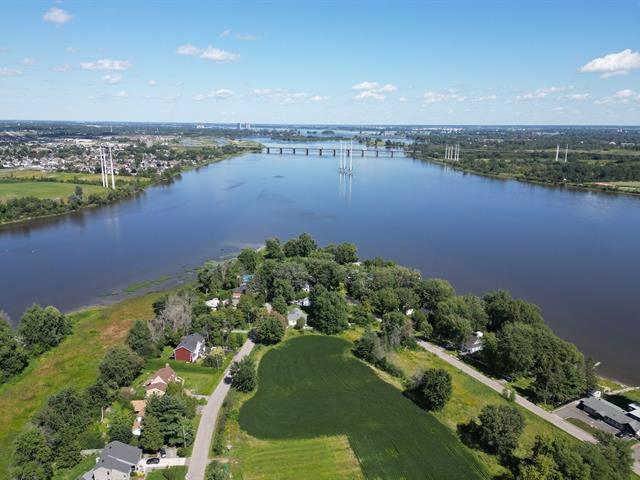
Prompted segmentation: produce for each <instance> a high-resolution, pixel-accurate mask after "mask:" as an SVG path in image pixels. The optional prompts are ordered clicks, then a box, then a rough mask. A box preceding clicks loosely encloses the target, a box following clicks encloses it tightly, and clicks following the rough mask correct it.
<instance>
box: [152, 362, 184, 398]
mask: <svg viewBox="0 0 640 480" xmlns="http://www.w3.org/2000/svg"><path fill="white" fill-rule="evenodd" d="M179 380H180V377H178V375H176V372H175V371H174V370H173V368H171V367H170V366H169V364H168V363H167V364H166V365H165V366H164V367H162V368H161V369H160V370H158V371H157V372H156V373H154V374H153V375H152V376H151V377H150V378H149V379H148V380H147V381H146V382H145V384H144V386H145V389H146V396H147V397H150V396H151V395H164V393H165V392H166V391H167V386H168V385H169V384H170V383H171V382H176V381H179Z"/></svg>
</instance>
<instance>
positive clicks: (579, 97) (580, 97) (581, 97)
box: [565, 93, 591, 102]
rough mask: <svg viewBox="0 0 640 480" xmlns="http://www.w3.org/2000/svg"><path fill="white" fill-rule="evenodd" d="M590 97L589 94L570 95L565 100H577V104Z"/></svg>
mask: <svg viewBox="0 0 640 480" xmlns="http://www.w3.org/2000/svg"><path fill="white" fill-rule="evenodd" d="M589 97H591V94H589V93H572V94H570V95H567V96H566V97H565V98H567V99H568V100H575V101H577V102H580V101H582V100H587V99H588V98H589Z"/></svg>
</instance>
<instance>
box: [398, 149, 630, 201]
mask: <svg viewBox="0 0 640 480" xmlns="http://www.w3.org/2000/svg"><path fill="white" fill-rule="evenodd" d="M407 158H411V159H413V160H418V161H423V162H428V163H432V164H434V165H440V166H442V167H450V168H452V169H454V170H456V171H458V172H463V173H468V174H471V175H478V176H479V177H485V178H491V179H494V180H512V181H515V182H520V183H530V184H532V185H538V186H542V187H549V188H565V189H568V190H575V191H578V192H584V193H587V192H589V193H604V194H608V195H626V196H631V197H640V191H638V192H627V191H624V190H619V189H617V188H615V187H605V186H596V185H589V184H583V183H553V182H545V181H543V180H531V179H527V178H520V177H516V176H513V175H510V174H508V173H502V174H500V173H498V174H491V173H485V172H479V171H477V170H473V169H470V168H465V167H461V166H458V165H454V164H452V163H450V162H444V161H442V160H437V159H435V158H420V157H411V156H410V157H407Z"/></svg>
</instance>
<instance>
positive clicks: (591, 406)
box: [580, 397, 640, 436]
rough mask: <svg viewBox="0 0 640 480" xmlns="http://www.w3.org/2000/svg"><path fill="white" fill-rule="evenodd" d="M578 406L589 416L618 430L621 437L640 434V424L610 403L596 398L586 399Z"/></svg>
mask: <svg viewBox="0 0 640 480" xmlns="http://www.w3.org/2000/svg"><path fill="white" fill-rule="evenodd" d="M580 406H581V407H582V409H583V410H584V411H585V412H587V413H588V414H589V415H592V416H594V417H596V418H599V419H601V420H602V421H603V422H605V423H608V424H609V425H611V426H612V427H614V428H617V429H618V430H620V432H621V433H622V434H623V435H632V436H638V435H639V434H640V422H639V421H638V420H637V419H635V418H634V417H633V416H632V415H630V414H629V412H626V411H625V410H623V409H622V408H620V407H618V406H617V405H614V404H613V403H611V402H607V401H606V400H604V399H602V398H598V397H587V398H585V399H584V400H582V401H581V402H580Z"/></svg>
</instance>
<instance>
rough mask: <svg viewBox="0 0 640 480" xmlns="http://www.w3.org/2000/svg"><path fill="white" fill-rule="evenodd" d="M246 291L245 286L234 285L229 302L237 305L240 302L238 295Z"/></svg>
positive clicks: (240, 295)
mask: <svg viewBox="0 0 640 480" xmlns="http://www.w3.org/2000/svg"><path fill="white" fill-rule="evenodd" d="M246 291H247V287H246V286H241V287H236V288H234V289H233V290H232V291H231V304H232V305H233V306H234V307H237V306H238V304H239V303H240V297H242V295H243V294H244V293H245V292H246Z"/></svg>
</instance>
